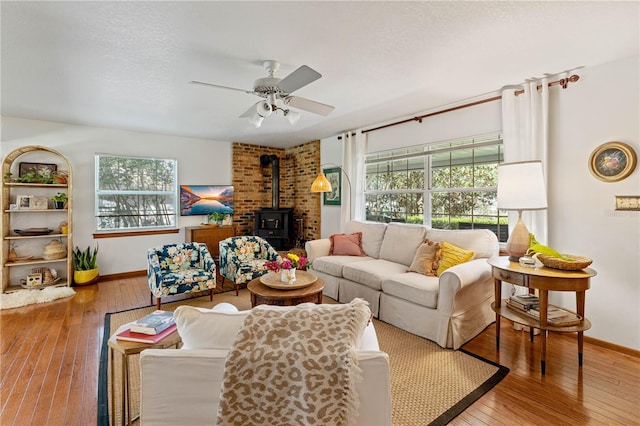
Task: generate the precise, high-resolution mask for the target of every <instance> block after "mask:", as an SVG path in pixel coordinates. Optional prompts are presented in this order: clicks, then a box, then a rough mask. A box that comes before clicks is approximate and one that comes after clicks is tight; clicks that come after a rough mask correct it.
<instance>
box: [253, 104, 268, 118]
mask: <svg viewBox="0 0 640 426" xmlns="http://www.w3.org/2000/svg"><path fill="white" fill-rule="evenodd" d="M256 109H257V111H258V115H260V117H268V116H270V115H271V105H269V102H258V105H257V107H256Z"/></svg>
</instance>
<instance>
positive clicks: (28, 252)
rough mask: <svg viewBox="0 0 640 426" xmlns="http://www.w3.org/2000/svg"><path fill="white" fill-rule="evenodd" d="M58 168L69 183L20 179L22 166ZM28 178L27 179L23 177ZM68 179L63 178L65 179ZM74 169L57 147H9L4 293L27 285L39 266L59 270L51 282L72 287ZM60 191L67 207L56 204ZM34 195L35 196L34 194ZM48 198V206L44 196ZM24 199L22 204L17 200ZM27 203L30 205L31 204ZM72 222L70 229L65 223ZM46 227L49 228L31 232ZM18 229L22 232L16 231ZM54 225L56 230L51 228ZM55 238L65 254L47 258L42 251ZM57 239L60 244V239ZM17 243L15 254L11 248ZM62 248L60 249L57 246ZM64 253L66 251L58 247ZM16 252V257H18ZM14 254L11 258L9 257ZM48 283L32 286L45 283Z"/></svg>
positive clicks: (4, 178) (4, 194) (5, 167)
mask: <svg viewBox="0 0 640 426" xmlns="http://www.w3.org/2000/svg"><path fill="white" fill-rule="evenodd" d="M21 163H22V167H33V168H36V169H37V168H41V167H45V168H47V167H48V168H53V165H55V168H56V170H57V172H58V173H59V172H66V183H58V182H55V183H45V182H41V181H38V180H37V179H34V180H32V181H30V182H24V181H17V179H16V178H18V177H19V176H20V166H21ZM9 174H11V175H9ZM22 180H24V179H22ZM62 180H64V178H63V179H62ZM72 182H73V174H72V170H71V164H70V163H69V160H68V159H67V158H66V157H65V156H64V155H62V154H60V153H59V152H58V151H56V150H54V149H51V148H48V147H45V146H37V145H33V146H23V147H20V148H17V149H15V150H14V151H12V152H10V153H9V154H8V155H7V156H6V157H5V159H4V161H3V162H2V199H1V210H2V259H1V264H2V292H3V293H4V292H11V291H16V290H19V289H21V288H23V286H27V285H28V284H25V283H22V282H21V280H23V279H24V280H26V277H27V275H28V274H31V273H34V272H36V273H37V272H40V271H39V269H40V268H48V269H49V271H51V272H52V271H53V270H55V271H56V276H57V279H56V280H53V281H52V280H51V278H49V280H48V282H47V284H49V285H54V286H70V285H71V282H72V280H73V255H72V253H73V220H72V219H73V214H72V212H73V209H72V207H73V186H72ZM58 192H62V193H66V194H67V197H68V199H67V202H66V205H65V207H64V208H62V209H54V208H53V202H52V200H51V197H52V196H54V195H56V194H57V193H58ZM29 197H31V198H29ZM45 197H46V200H47V201H46V205H45V202H44V199H45ZM19 198H20V199H21V200H23V201H24V203H23V204H24V205H23V206H22V208H20V205H19V204H18V199H19ZM26 204H30V205H29V206H28V207H27V206H26ZM63 221H66V222H67V228H66V233H63V232H62V231H63V230H62V229H61V226H60V224H61V222H63ZM38 228H44V229H47V231H42V232H39V231H29V230H30V229H31V230H33V229H38ZM16 229H18V230H19V231H20V233H17V232H16ZM48 229H50V230H51V232H49V231H48ZM52 240H57V241H59V242H60V243H62V246H63V247H66V256H65V257H64V258H60V259H52V260H47V259H44V258H43V251H44V248H45V246H46V245H47V244H49V243H51V241H52ZM56 244H57V243H56ZM12 246H15V247H16V248H15V250H14V255H13V256H10V255H9V251H10V248H11V247H12ZM57 249H59V248H57ZM58 251H59V252H61V251H62V250H58ZM16 256H17V258H16ZM10 257H11V258H10ZM42 287H43V285H40V286H35V287H33V288H42Z"/></svg>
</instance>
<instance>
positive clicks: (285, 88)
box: [190, 60, 334, 127]
mask: <svg viewBox="0 0 640 426" xmlns="http://www.w3.org/2000/svg"><path fill="white" fill-rule="evenodd" d="M262 66H264V68H265V69H266V70H267V72H268V73H269V76H268V77H263V78H259V79H257V80H256V81H254V82H253V90H246V89H237V88H235V87H228V86H221V85H219V84H213V83H205V82H202V81H191V82H190V83H192V84H201V85H203V86H210V87H216V88H219V89H227V90H235V91H237V92H244V93H248V94H250V95H257V96H260V97H261V98H264V99H266V100H264V101H259V102H257V103H256V104H254V105H252V106H251V108H249V109H248V110H247V111H246V112H245V113H244V114H242V115H241V116H240V118H245V117H246V118H248V119H249V121H250V122H251V124H253V125H254V126H255V127H260V125H261V124H262V120H264V118H265V117H268V116H269V115H271V113H272V112H277V111H278V110H280V111H282V112H283V113H284V116H285V117H286V118H287V120H289V122H290V123H291V124H295V123H296V122H297V121H298V120H299V119H300V113H298V112H296V111H292V110H290V109H289V108H288V107H293V108H297V109H301V110H304V111H308V112H312V113H314V114H319V115H322V116H326V115H328V114H329V113H330V112H331V111H333V109H334V107H333V106H331V105H327V104H323V103H320V102H316V101H312V100H310V99H306V98H301V97H299V96H291V93H293V92H294V91H296V90H298V89H300V88H301V87H304V86H306V85H307V84H310V83H312V82H314V81H316V80H317V79H319V78H320V77H322V74H320V73H319V72H317V71H315V70H314V69H312V68H310V67H308V66H306V65H302V66H301V67H299V68H298V69H296V70H295V71H293V72H292V73H291V74H289V75H288V76H286V77H285V78H283V79H279V78H276V77H274V76H273V74H274V73H275V72H276V71H278V69H279V68H280V63H279V62H278V61H274V60H268V61H264V62H263V63H262ZM278 100H280V101H281V103H282V104H283V105H284V106H285V108H282V107H280V106H278V103H277V102H278Z"/></svg>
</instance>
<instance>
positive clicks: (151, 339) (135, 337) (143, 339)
mask: <svg viewBox="0 0 640 426" xmlns="http://www.w3.org/2000/svg"><path fill="white" fill-rule="evenodd" d="M177 328H178V326H177V325H176V324H172V325H170V326H169V328H166V329H164V330H163V331H161V332H160V333H158V334H144V333H136V332H133V331H131V329H130V328H128V329H126V330H124V331H122V332H120V333H118V334H116V339H118V340H126V341H129V342H138V343H149V344H155V343H158V342H159V341H160V340H162V339H164V338H165V337H167V336H168V335H170V334H171V333H173V332H174V331H176V329H177Z"/></svg>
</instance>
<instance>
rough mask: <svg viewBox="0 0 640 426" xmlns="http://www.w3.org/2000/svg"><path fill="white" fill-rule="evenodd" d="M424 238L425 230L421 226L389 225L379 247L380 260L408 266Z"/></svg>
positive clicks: (425, 236) (425, 235)
mask: <svg viewBox="0 0 640 426" xmlns="http://www.w3.org/2000/svg"><path fill="white" fill-rule="evenodd" d="M426 238H427V228H425V227H424V226H422V225H413V224H406V223H390V224H388V225H387V230H386V231H385V233H384V240H383V241H382V246H381V247H380V259H385V260H388V261H390V262H395V263H401V264H403V265H405V266H409V265H411V261H412V260H413V256H414V254H415V253H416V250H418V247H420V244H422V242H423V241H424V240H425V239H426Z"/></svg>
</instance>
